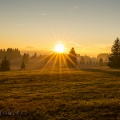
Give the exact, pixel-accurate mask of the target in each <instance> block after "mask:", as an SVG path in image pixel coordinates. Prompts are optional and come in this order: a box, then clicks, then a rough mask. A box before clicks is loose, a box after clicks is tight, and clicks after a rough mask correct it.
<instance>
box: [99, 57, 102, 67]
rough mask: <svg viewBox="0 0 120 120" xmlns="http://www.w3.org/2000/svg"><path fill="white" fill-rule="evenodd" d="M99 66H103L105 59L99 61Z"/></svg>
mask: <svg viewBox="0 0 120 120" xmlns="http://www.w3.org/2000/svg"><path fill="white" fill-rule="evenodd" d="M99 66H103V59H102V58H100V59H99Z"/></svg>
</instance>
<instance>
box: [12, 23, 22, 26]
mask: <svg viewBox="0 0 120 120" xmlns="http://www.w3.org/2000/svg"><path fill="white" fill-rule="evenodd" d="M13 24H14V25H17V26H20V25H23V24H20V23H13Z"/></svg>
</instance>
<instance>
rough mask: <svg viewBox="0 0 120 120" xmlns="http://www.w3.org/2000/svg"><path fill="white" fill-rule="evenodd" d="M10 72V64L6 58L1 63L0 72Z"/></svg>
mask: <svg viewBox="0 0 120 120" xmlns="http://www.w3.org/2000/svg"><path fill="white" fill-rule="evenodd" d="M9 70H10V62H9V61H8V60H7V59H6V56H5V58H4V59H3V60H2V61H1V63H0V71H9Z"/></svg>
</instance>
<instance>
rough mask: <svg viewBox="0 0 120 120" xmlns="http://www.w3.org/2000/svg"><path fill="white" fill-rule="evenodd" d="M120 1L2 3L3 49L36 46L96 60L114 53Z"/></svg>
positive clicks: (13, 0)
mask: <svg viewBox="0 0 120 120" xmlns="http://www.w3.org/2000/svg"><path fill="white" fill-rule="evenodd" d="M119 5H120V1H119V0H114V1H113V0H39V1H38V0H34V1H33V0H19V1H18V0H17V1H16V0H1V1H0V16H1V17H0V18H1V19H0V26H1V29H0V42H1V46H0V47H1V48H8V47H12V48H16V47H17V48H19V49H21V50H22V49H23V48H25V47H26V46H32V47H34V48H36V49H38V50H53V48H54V47H55V44H56V43H57V42H58V41H62V42H63V43H64V45H65V47H66V50H65V52H68V51H69V50H70V49H71V47H74V48H75V49H76V52H77V53H81V54H88V55H91V56H95V55H97V54H98V53H102V52H110V47H111V45H112V44H113V41H114V40H115V39H116V37H119V33H120V30H119V28H120V22H119V21H120V16H119V11H120V7H119Z"/></svg>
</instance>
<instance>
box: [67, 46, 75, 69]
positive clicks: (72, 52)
mask: <svg viewBox="0 0 120 120" xmlns="http://www.w3.org/2000/svg"><path fill="white" fill-rule="evenodd" d="M66 62H67V64H68V67H75V66H76V65H77V55H76V53H75V50H74V48H72V49H71V50H70V52H69V54H68V58H67V60H66Z"/></svg>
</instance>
